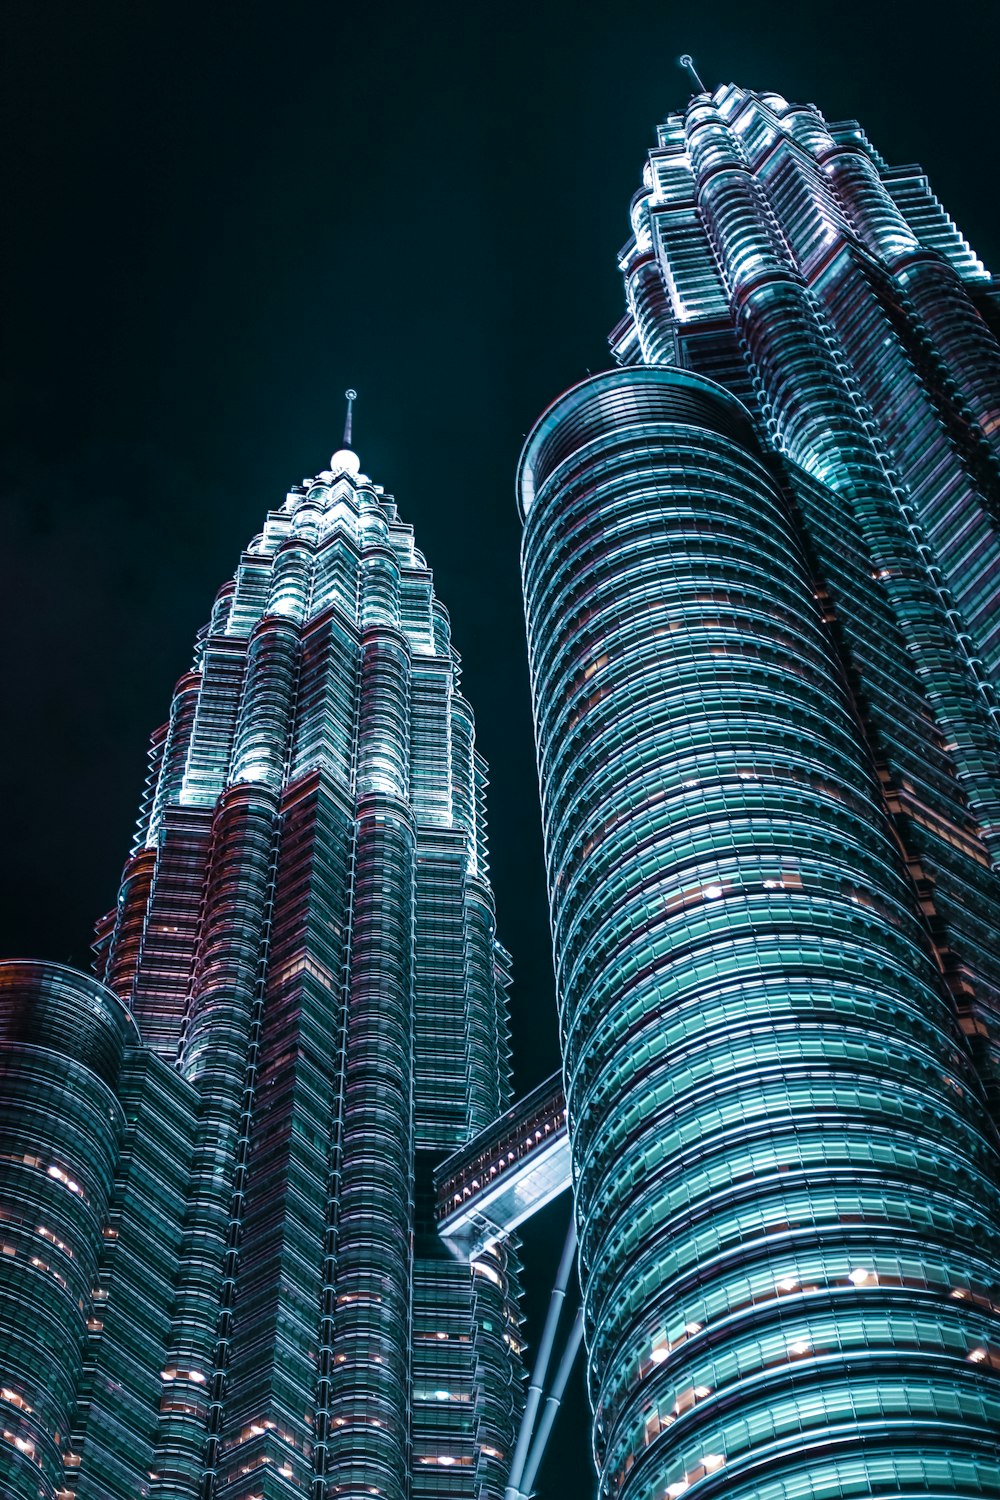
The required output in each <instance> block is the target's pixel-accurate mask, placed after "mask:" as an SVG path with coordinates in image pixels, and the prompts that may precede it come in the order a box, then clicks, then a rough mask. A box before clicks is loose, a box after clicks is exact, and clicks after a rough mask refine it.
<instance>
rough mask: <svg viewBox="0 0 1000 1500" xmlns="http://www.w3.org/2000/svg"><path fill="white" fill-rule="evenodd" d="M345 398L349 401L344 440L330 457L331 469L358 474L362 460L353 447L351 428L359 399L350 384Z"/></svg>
mask: <svg viewBox="0 0 1000 1500" xmlns="http://www.w3.org/2000/svg"><path fill="white" fill-rule="evenodd" d="M344 399H345V400H346V401H347V412H346V415H345V417H344V440H343V442H342V443H341V445H340V447H339V448H338V449H337V451H336V453H335V454H334V455H333V457H332V458H331V459H330V471H331V473H333V474H357V473H358V471H359V469H360V468H361V461H360V459H359V458H358V455H357V454H356V453H355V452H354V450H353V448H352V447H351V429H352V427H353V425H354V403H355V401H356V400H357V399H358V393H357V391H356V390H355V389H354V387H353V386H348V388H347V390H346V391H345V392H344Z"/></svg>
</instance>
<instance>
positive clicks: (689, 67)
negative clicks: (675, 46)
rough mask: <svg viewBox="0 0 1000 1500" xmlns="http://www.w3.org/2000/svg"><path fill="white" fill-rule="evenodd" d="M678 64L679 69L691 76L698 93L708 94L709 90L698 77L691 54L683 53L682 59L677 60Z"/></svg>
mask: <svg viewBox="0 0 1000 1500" xmlns="http://www.w3.org/2000/svg"><path fill="white" fill-rule="evenodd" d="M677 63H678V66H679V67H681V68H683V69H684V71H685V72H686V73H687V74H689V76H690V78H691V82H692V83H693V84H694V86H695V89H696V90H697V92H698V93H699V94H707V93H708V89H707V88H706V87H705V85H704V84H703V83H702V81H701V79H700V78H699V77H698V69H697V68H696V67H695V65H694V58H693V57H692V56H691V54H690V52H682V53H681V55H680V57H679V58H678V59H677Z"/></svg>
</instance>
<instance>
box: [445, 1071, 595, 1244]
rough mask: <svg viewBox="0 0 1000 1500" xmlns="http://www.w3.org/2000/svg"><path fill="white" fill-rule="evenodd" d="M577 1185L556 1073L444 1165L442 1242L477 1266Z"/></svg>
mask: <svg viewBox="0 0 1000 1500" xmlns="http://www.w3.org/2000/svg"><path fill="white" fill-rule="evenodd" d="M569 1185H570V1164H569V1140H568V1138H567V1133H566V1099H565V1096H564V1094H563V1089H562V1080H561V1079H560V1076H559V1074H558V1073H556V1074H554V1075H553V1077H551V1078H547V1079H546V1080H545V1082H544V1083H542V1084H540V1085H539V1086H538V1088H536V1089H533V1090H532V1092H531V1093H530V1094H528V1095H527V1096H526V1097H525V1098H524V1099H521V1100H519V1101H518V1103H517V1104H515V1105H514V1106H513V1108H512V1109H509V1110H508V1111H507V1113H506V1114H504V1115H501V1116H500V1118H499V1119H498V1120H494V1121H493V1123H492V1124H491V1125H488V1126H487V1127H486V1129H485V1130H482V1131H480V1133H479V1135H477V1136H474V1137H473V1139H472V1140H471V1141H470V1142H469V1144H468V1145H467V1146H463V1148H462V1149H461V1151H456V1152H455V1153H454V1154H453V1155H452V1156H449V1157H448V1159H447V1160H446V1161H444V1162H442V1163H441V1165H440V1167H439V1168H438V1170H437V1172H436V1173H435V1174H434V1186H435V1199H436V1202H435V1210H434V1217H435V1219H436V1220H437V1226H438V1230H439V1232H440V1234H441V1235H442V1237H443V1238H444V1239H446V1240H448V1241H450V1242H451V1244H452V1245H453V1247H454V1249H455V1250H456V1252H458V1253H460V1254H462V1255H463V1256H467V1257H468V1258H469V1259H471V1258H472V1257H473V1256H474V1255H476V1254H478V1253H479V1251H481V1250H483V1249H485V1248H486V1247H487V1246H488V1245H491V1244H495V1243H496V1241H497V1240H501V1239H503V1238H504V1236H505V1235H508V1234H510V1232H511V1230H513V1229H516V1228H517V1226H518V1224H522V1223H523V1222H524V1220H525V1219H527V1218H529V1217H530V1216H531V1215H532V1214H533V1213H537V1212H538V1210H539V1209H540V1208H544V1206H545V1204H546V1203H549V1202H551V1200H552V1199H553V1198H555V1197H556V1196H557V1194H559V1193H561V1192H563V1191H564V1189H566V1188H568V1187H569Z"/></svg>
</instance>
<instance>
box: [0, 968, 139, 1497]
mask: <svg viewBox="0 0 1000 1500" xmlns="http://www.w3.org/2000/svg"><path fill="white" fill-rule="evenodd" d="M138 1040H139V1035H138V1032H137V1031H136V1027H135V1023H134V1021H133V1020H132V1018H131V1016H130V1015H129V1013H128V1011H127V1010H126V1009H125V1006H124V1005H123V1004H122V1003H121V1001H120V1000H118V998H117V997H116V996H115V995H113V994H112V993H111V991H110V990H108V989H105V987H104V986H103V985H101V984H98V983H97V981H96V980H94V979H90V978H88V977H87V976H86V975H83V974H78V973H76V972H75V971H74V970H72V969H64V968H62V967H61V966H60V965H59V964H48V963H4V964H0V1249H2V1252H3V1253H2V1255H0V1322H2V1326H3V1329H4V1338H3V1347H2V1349H0V1493H2V1494H3V1495H4V1496H9V1497H10V1500H38V1497H39V1496H43V1497H44V1500H54V1497H55V1496H57V1495H61V1494H63V1493H65V1490H64V1484H65V1483H66V1480H64V1475H66V1474H72V1463H73V1455H72V1454H71V1453H70V1451H69V1432H70V1425H71V1422H72V1419H73V1414H74V1408H75V1404H76V1398H77V1384H78V1381H79V1378H80V1374H81V1368H82V1357H83V1346H84V1341H85V1339H86V1337H87V1323H88V1319H91V1318H92V1317H93V1311H94V1305H93V1293H94V1287H95V1285H96V1283H97V1265H98V1257H99V1255H100V1251H101V1246H102V1243H103V1240H102V1235H103V1232H104V1229H105V1226H106V1224H107V1217H108V1208H109V1205H110V1202H111V1191H112V1186H113V1182H114V1172H115V1165H116V1161H117V1156H118V1144H119V1139H120V1136H121V1132H122V1129H123V1127H124V1116H123V1112H122V1109H121V1106H120V1104H119V1102H118V1098H117V1093H116V1090H117V1084H118V1074H119V1070H120V1068H121V1062H122V1056H123V1052H124V1049H125V1048H126V1047H127V1046H129V1045H135V1044H136V1043H138ZM64 1465H65V1467H64ZM70 1487H71V1488H72V1485H70Z"/></svg>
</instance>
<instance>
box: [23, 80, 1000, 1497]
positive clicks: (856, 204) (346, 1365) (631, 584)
mask: <svg viewBox="0 0 1000 1500" xmlns="http://www.w3.org/2000/svg"><path fill="white" fill-rule="evenodd" d="M632 230H633V234H632V238H631V239H630V241H629V243H628V245H627V246H626V248H625V250H624V251H623V253H622V270H623V273H624V277H625V286H626V294H627V305H628V312H627V314H626V317H625V318H624V320H623V322H622V323H621V324H620V325H619V326H618V328H617V329H616V330H615V331H614V333H613V335H612V347H613V349H614V352H615V355H616V359H617V368H616V369H614V370H612V371H610V372H608V373H605V374H602V375H598V376H595V377H592V378H590V379H588V380H586V381H584V382H582V383H581V384H580V385H577V386H575V387H574V388H573V389H571V390H570V391H568V392H566V393H565V394H564V395H563V396H561V397H560V398H559V399H558V400H557V401H556V402H555V403H554V404H553V405H552V406H551V407H550V408H549V409H548V411H547V412H545V414H544V415H543V416H542V417H541V418H540V420H539V422H538V423H537V424H536V426H535V428H534V430H533V432H532V433H531V435H530V436H529V439H528V442H527V444H526V446H525V449H524V453H523V455H522V459H521V464H520V469H519V474H518V491H519V499H520V505H521V511H522V515H523V519H524V551H523V571H524V590H525V604H526V614H527V625H528V643H529V658H530V669H531V681H532V690H533V696H534V705H535V721H536V735H537V744H538V763H539V775H540V786H541V798H542V818H543V824H544V833H545V847H546V860H547V869H548V883H549V896H550V905H551V914H552V927H553V939H554V950H555V960H556V984H557V996H556V999H557V1003H558V1007H559V1017H560V1031H561V1037H562V1043H563V1052H564V1068H563V1079H562V1083H563V1085H564V1089H565V1092H564V1093H563V1092H562V1091H561V1089H560V1086H559V1081H558V1080H557V1081H554V1082H552V1083H551V1084H550V1085H548V1086H547V1087H542V1088H540V1089H539V1090H536V1092H535V1093H534V1094H533V1095H531V1096H530V1097H529V1098H528V1099H527V1100H524V1101H522V1102H520V1103H517V1104H515V1103H513V1101H512V1098H511V1091H510V1085H509V1073H508V1067H507V1059H508V1052H509V1038H508V1022H507V1008H506V1000H505V990H506V985H507V983H508V978H509V963H508V958H507V955H506V953H505V952H504V949H503V948H502V947H501V946H500V944H499V942H498V940H497V936H496V930H495V918H494V907H493V896H492V892H491V889H490V885H489V880H488V863H487V846H486V823H485V812H484V787H485V767H484V764H483V762H482V760H481V758H480V756H479V754H478V752H477V750H476V748H475V733H474V725H473V719H472V713H471V710H470V708H469V705H468V704H467V703H466V701H465V699H464V698H463V697H462V695H461V691H460V685H459V669H458V658H457V656H456V655H455V653H454V651H453V649H452V646H451V641H450V631H449V624H448V617H447V614H446V612H445V610H444V608H443V606H442V605H441V603H440V602H439V601H438V600H437V598H436V596H435V594H434V591H433V585H432V579H431V574H430V571H429V570H428V567H427V564H426V562H425V560H424V558H423V556H422V555H421V553H420V552H419V551H418V550H417V548H416V546H415V545H414V539H413V535H412V532H411V530H410V528H409V527H408V526H406V525H405V524H404V523H403V522H402V521H401V520H400V519H399V517H398V515H397V512H396V507H395V505H394V503H393V501H392V500H391V498H390V497H389V496H387V495H386V494H385V493H384V491H383V490H382V489H381V488H380V487H379V486H378V485H376V484H373V483H372V482H371V481H370V480H369V479H368V478H367V476H365V475H364V474H362V473H361V472H360V464H359V461H358V459H357V458H356V456H355V454H354V453H353V452H352V451H351V449H350V448H349V447H346V446H345V448H343V449H341V450H340V451H339V452H338V453H336V454H335V455H334V456H333V458H332V459H331V461H330V466H329V468H328V469H325V470H323V471H322V472H321V473H320V474H318V475H317V476H316V477H315V479H313V480H312V481H310V482H309V483H307V484H305V485H303V486H302V487H297V488H296V489H294V490H293V491H292V492H291V493H290V494H289V495H288V497H287V499H286V500H285V501H284V503H283V504H282V505H281V506H280V507H279V508H278V509H276V510H274V511H272V512H270V513H269V514H268V516H267V519H266V522H265V525H264V529H263V531H262V532H261V533H260V535H259V536H257V537H256V538H254V540H253V541H252V542H251V544H250V546H249V547H248V549H247V551H246V552H244V554H243V555H242V557H241V559H240V563H239V567H238V569H237V572H236V575H235V579H234V580H233V582H231V583H229V584H226V585H224V586H223V588H222V589H221V590H220V592H219V595H218V597H217V599H216V603H215V607H214V609H213V612H212V617H211V620H210V621H209V623H208V625H207V626H206V627H205V629H204V631H202V632H201V634H200V635H199V638H198V642H197V644H196V648H195V658H194V663H193V666H192V669H191V671H190V672H188V673H187V674H186V675H185V676H184V677H182V678H181V680H180V682H179V683H178V685H177V689H176V691H175V694H174V698H173V702H172V705H171V712H170V718H169V721H168V723H167V724H166V725H165V726H164V728H163V729H162V730H160V731H157V733H156V734H154V736H153V740H152V749H151V759H150V774H149V780H148V786H147V795H146V797H145V799H144V803H143V808H142V812H141V815H140V820H139V826H138V831H137V836H136V841H135V845H134V847H133V850H132V853H131V856H130V858H129V860H128V862H127V864H126V868H125V874H124V877H123V882H122V888H121V892H120V895H119V900H118V904H117V907H116V909H115V910H114V911H113V912H112V913H110V914H109V916H108V917H106V918H105V919H103V920H102V922H101V923H99V924H98V942H97V945H96V951H97V955H98V957H97V970H96V977H94V978H90V977H86V976H84V975H82V974H79V973H77V972H75V971H72V970H69V969H65V968H61V967H60V966H58V965H55V964H51V963H34V962H18V963H9V964H6V965H4V966H3V967H2V969H0V1042H2V1051H0V1070H2V1078H3V1084H2V1090H0V1240H2V1247H0V1248H2V1251H3V1255H2V1259H0V1327H2V1339H0V1492H2V1494H3V1495H4V1496H5V1497H7V1496H10V1497H17V1500H134V1497H137V1496H149V1497H152V1500H168V1497H170V1500H285V1497H294V1496H308V1497H310V1500H331V1497H334V1496H338V1497H343V1500H361V1497H368V1496H372V1495H378V1496H383V1497H385V1500H407V1497H413V1500H419V1497H421V1496H425V1497H427V1500H432V1497H434V1500H436V1497H456V1500H460V1497H468V1500H490V1497H493V1500H500V1497H501V1496H503V1495H504V1494H505V1493H506V1495H507V1497H508V1500H518V1497H523V1496H525V1495H527V1494H528V1493H530V1492H531V1489H532V1482H533V1479H534V1477H535V1475H536V1473H537V1469H538V1460H539V1457H540V1450H539V1443H540V1442H541V1443H542V1444H543V1443H544V1434H542V1435H541V1436H539V1435H537V1434H535V1435H533V1419H534V1415H535V1412H536V1411H537V1409H538V1407H539V1404H540V1399H541V1397H542V1396H543V1395H544V1393H545V1392H544V1390H543V1385H544V1378H543V1377H544V1369H543V1368H541V1367H540V1366H544V1365H545V1363H546V1360H547V1354H548V1349H549V1343H550V1340H549V1339H548V1338H546V1339H544V1340H543V1350H544V1353H545V1356H546V1358H543V1359H542V1360H541V1361H536V1364H535V1380H534V1382H533V1384H532V1387H531V1394H530V1397H529V1400H528V1410H527V1415H526V1417H525V1418H524V1419H522V1413H523V1411H524V1407H525V1389H524V1387H525V1380H524V1370H523V1366H522V1355H523V1354H524V1352H525V1349H524V1342H523V1334H524V1330H523V1328H522V1324H521V1317H520V1313H519V1304H518V1299H519V1286H518V1271H519V1267H518V1262H517V1256H516V1239H515V1238H514V1237H513V1230H514V1229H515V1227H516V1225H517V1223H518V1222H520V1221H521V1220H523V1219H524V1217H525V1216H526V1215H527V1214H528V1213H530V1212H531V1211H532V1210H533V1208H534V1207H535V1206H537V1205H538V1204H540V1203H542V1202H546V1201H548V1200H549V1198H551V1197H552V1196H553V1194H554V1193H556V1192H558V1191H559V1190H560V1189H561V1188H563V1187H566V1186H569V1185H570V1184H571V1185H572V1190H573V1198H574V1205H575V1215H574V1217H575V1225H576V1232H577V1235H578V1242H579V1243H578V1266H579V1273H580V1283H581V1290H582V1305H583V1325H582V1326H583V1330H584V1338H585V1345H586V1356H587V1368H588V1379H589V1386H590V1396H591V1402H592V1406H593V1412H594V1452H595V1457H596V1461H597V1468H598V1476H599V1478H598V1484H599V1492H600V1495H601V1496H602V1497H603V1500H612V1497H614V1500H617V1497H619V1496H620V1497H623V1500H676V1497H679V1496H681V1495H687V1494H688V1493H689V1492H690V1494H691V1496H692V1500H695V1497H697V1500H708V1497H714V1496H717V1495H720V1496H721V1495H724V1496H726V1497H740V1500H751V1497H753V1500H800V1497H801V1500H807V1497H808V1500H827V1497H831V1500H832V1497H841V1496H845V1497H846V1496H871V1497H874V1496H893V1497H896V1500H904V1497H906V1500H910V1497H918V1496H923V1497H928V1500H931V1497H933V1500H951V1497H958V1496H977V1495H979V1496H982V1495H986V1496H1000V1457H998V1449H997V1434H998V1432H1000V1203H998V1189H1000V1149H998V1137H997V1109H998V1100H1000V885H998V880H997V873H996V872H997V869H998V867H1000V708H998V699H997V690H998V688H1000V610H998V607H997V599H998V590H1000V536H998V530H1000V344H998V342H997V337H996V329H997V328H998V327H1000V321H998V320H1000V299H998V297H997V293H996V290H995V286H994V284H993V283H992V281H991V279H990V277H989V276H988V274H987V273H986V271H985V270H984V269H983V267H982V266H981V265H980V263H979V262H978V261H977V260H976V258H975V256H974V255H973V254H972V252H971V251H970V250H969V247H968V246H967V244H966V243H965V241H964V240H963V239H962V237H961V235H960V234H959V233H958V231H957V230H956V228H955V226H954V225H953V224H952V222H951V221H950V220H949V219H948V218H947V216H946V214H945V213H944V211H943V210H942V208H941V206H940V204H939V203H938V202H937V200H936V199H935V198H934V197H933V195H932V194H931V192H930V190H929V188H928V185H927V182H926V179H925V178H924V177H923V176H922V174H921V173H919V172H918V171H917V170H916V169H913V168H906V169H891V168H889V167H887V166H886V164H885V163H884V162H883V161H882V160H881V158H880V157H879V156H878V154H877V152H876V151H875V150H874V149H873V147H872V146H871V144H870V143H869V142H868V140H867V139H866V137H865V136H864V134H863V132H862V131H861V130H860V128H859V127H858V126H857V125H856V124H853V123H848V124H843V125H829V124H827V122H826V121H825V120H824V119H823V117H822V116H821V115H820V114H819V112H818V111H817V110H816V109H815V108H813V107H812V106H806V107H800V106H792V105H789V104H787V103H786V101H785V100H783V99H782V98H780V97H779V96H778V95H775V94H754V93H750V92H747V91H745V90H743V89H739V88H736V87H732V86H730V87H721V88H718V89H716V90H715V92H714V93H712V94H709V93H708V92H704V91H699V92H698V93H696V94H695V95H694V97H693V98H692V99H691V101H690V103H689V105H688V107H687V109H686V111H685V112H684V114H683V115H676V116H671V117H669V118H668V120H667V121H666V122H665V123H664V124H663V125H662V126H661V127H660V131H659V137H658V144H657V146H656V147H655V148H654V150H653V151H652V152H651V153H650V155H649V160H648V163H647V166H646V169H645V173H644V177H643V188H642V191H641V192H640V193H639V195H638V196H637V197H636V199H635V200H634V201H633V207H632ZM567 1144H568V1149H567ZM566 1264H567V1266H568V1264H569V1260H568V1257H567V1262H566ZM557 1290H558V1289H557ZM571 1357H572V1345H571V1348H570V1354H569V1356H568V1358H571ZM567 1363H568V1360H563V1366H564V1367H565V1366H567ZM561 1374H562V1372H561ZM549 1406H550V1412H549V1415H550V1416H551V1410H553V1409H554V1408H553V1407H552V1403H551V1402H550V1403H549ZM544 1425H545V1424H544V1423H543V1424H542V1426H543V1427H544Z"/></svg>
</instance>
